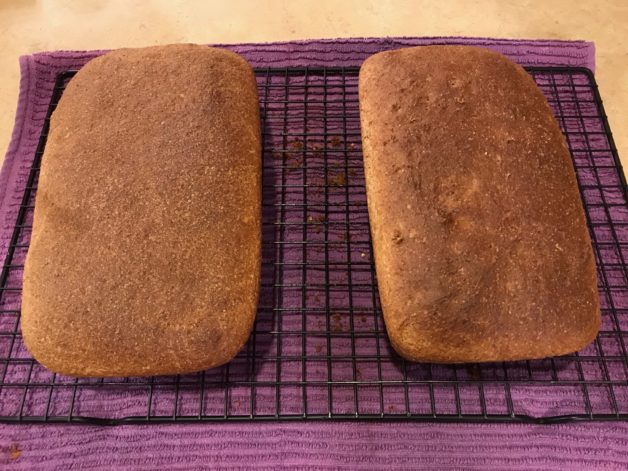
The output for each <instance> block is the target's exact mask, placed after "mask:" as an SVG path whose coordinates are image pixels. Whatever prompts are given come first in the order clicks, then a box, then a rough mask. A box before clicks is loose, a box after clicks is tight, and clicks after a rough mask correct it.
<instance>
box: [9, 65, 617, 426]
mask: <svg viewBox="0 0 628 471" xmlns="http://www.w3.org/2000/svg"><path fill="white" fill-rule="evenodd" d="M528 70H529V73H531V74H532V76H533V77H534V79H535V80H536V82H537V84H538V85H539V87H540V88H541V89H542V90H543V92H544V93H545V95H546V96H547V98H548V101H549V102H550V105H551V106H552V109H553V111H554V113H555V114H556V117H557V118H558V121H559V123H560V125H561V127H562V129H563V131H564V132H565V135H566V137H567V140H568V143H569V148H570V150H571V154H572V157H573V160H574V165H575V167H576V169H577V174H578V181H579V185H580V191H581V196H582V198H583V201H584V203H585V206H586V210H587V219H588V223H589V228H590V232H591V237H592V240H593V245H594V249H595V254H596V259H597V265H598V273H599V292H600V298H601V301H602V312H603V316H602V317H603V325H602V330H601V332H600V335H599V336H598V338H597V339H596V340H595V342H594V343H593V344H591V345H590V346H588V347H587V348H585V349H584V350H582V351H580V352H578V353H576V354H573V355H568V356H563V357H557V358H550V359H547V360H541V361H524V362H511V363H491V364H473V365H431V364H421V363H410V362H406V361H404V360H402V359H401V358H399V357H398V356H397V355H396V354H395V352H394V351H393V350H392V349H391V347H390V344H389V342H388V339H387V337H386V332H385V329H384V324H383V320H382V315H381V309H380V305H379V298H378V295H377V284H376V277H375V272H374V269H373V263H372V259H371V246H370V238H369V225H368V215H367V208H366V199H365V189H364V175H363V168H362V153H361V142H360V126H359V111H358V98H357V75H358V69H357V68H289V69H270V68H269V69H258V70H256V75H257V80H258V87H259V95H260V102H261V111H262V124H263V138H264V139H263V141H264V154H263V159H264V160H263V173H264V190H263V263H262V270H263V273H262V292H261V299H260V305H259V310H258V314H257V319H256V322H255V327H254V330H253V333H252V335H251V339H250V341H249V342H248V344H247V345H246V348H245V349H244V350H243V351H242V352H241V353H240V354H239V355H238V356H237V357H236V358H235V359H234V360H233V361H232V362H231V363H230V364H229V365H227V366H225V367H222V368H218V369H212V370H208V371H205V372H202V373H198V374H193V375H185V376H174V377H153V378H107V379H76V378H69V377H62V376H59V375H55V374H52V373H50V372H48V371H47V370H45V369H44V368H43V367H42V366H41V365H39V364H38V363H37V362H35V361H34V360H33V359H32V358H31V357H30V355H29V354H28V352H27V351H26V349H25V347H24V345H23V343H22V338H21V333H20V328H19V317H20V311H19V305H20V298H21V279H22V267H23V265H22V264H23V261H24V257H25V254H26V251H27V249H28V242H29V238H30V230H31V221H32V212H33V207H34V196H35V192H36V188H37V177H38V172H39V165H40V161H41V158H42V154H43V150H44V147H45V145H46V137H47V131H48V118H49V117H50V114H51V113H52V111H53V110H54V108H55V106H56V104H57V102H58V100H59V98H60V96H61V94H62V93H63V89H64V87H65V84H66V83H67V81H68V80H69V79H70V78H71V76H72V75H73V73H72V72H68V73H64V74H62V75H60V76H59V77H58V80H57V83H56V86H55V89H54V93H53V97H52V101H51V104H50V108H49V111H48V118H47V119H46V121H45V124H44V128H43V131H42V134H41V139H40V143H39V147H38V149H37V152H36V153H35V155H34V156H33V164H32V169H31V171H30V174H29V176H28V181H27V182H26V184H25V186H24V194H23V198H22V202H21V205H20V208H19V214H18V217H17V221H16V223H15V229H14V231H13V236H12V238H11V242H10V246H9V249H8V255H7V258H6V261H5V263H4V265H3V267H2V273H1V275H0V368H1V369H0V420H1V421H5V422H7V421H12V422H23V423H29V422H69V423H75V422H80V423H100V424H113V423H119V422H132V423H147V422H179V421H180V422H185V421H187V422H195V421H210V420H219V421H222V420H226V421H228V420H259V419H266V420H278V419H292V420H302V419H377V420H381V419H410V420H440V421H460V422H462V421H532V422H555V421H564V420H570V419H589V420H617V419H628V355H627V353H626V352H627V350H626V344H627V343H628V274H627V272H626V263H625V258H626V257H627V256H628V254H626V253H625V251H626V248H627V247H628V206H627V204H626V191H625V189H626V182H625V179H624V175H623V171H622V170H621V166H620V162H619V159H618V156H617V151H616V148H615V146H614V143H613V139H612V136H611V133H610V129H609V127H608V123H607V119H606V115H605V113H604V110H603V107H602V102H601V99H600V96H599V93H598V90H597V86H596V84H595V80H594V77H593V75H592V74H591V72H590V71H589V70H587V69H580V68H538V67H537V68H530V69H528ZM182 236H184V234H182Z"/></svg>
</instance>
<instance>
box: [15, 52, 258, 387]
mask: <svg viewBox="0 0 628 471" xmlns="http://www.w3.org/2000/svg"><path fill="white" fill-rule="evenodd" d="M260 161H261V159H260V128H259V109H258V101H257V92H256V86H255V78H254V75H253V72H252V69H251V67H250V66H249V65H248V64H247V62H246V61H245V60H244V59H243V58H241V57H240V56H238V55H236V54H234V53H232V52H229V51H226V50H221V49H213V48H208V47H203V46H194V45H176V46H162V47H151V48H145V49H125V50H119V51H115V52H111V53H109V54H106V55H104V56H101V57H99V58H97V59H94V60H92V61H90V62H89V63H88V64H87V65H86V66H85V67H83V68H82V69H81V70H80V71H79V72H78V74H77V75H76V76H75V77H74V78H73V79H72V80H71V82H70V83H69V85H68V87H67V89H66V91H65V92H64V94H63V97H62V99H61V102H60V103H59V106H58V108H57V109H56V111H55V113H54V115H53V117H52V122H51V129H50V136H49V138H48V143H47V146H46V150H45V154H44V156H43V163H42V168H41V176H40V179H39V188H38V190H37V203H36V209H35V219H34V228H33V235H32V238H31V245H30V249H29V252H28V258H27V261H26V267H25V274H24V293H23V306H22V310H23V312H22V316H23V317H22V330H23V333H24V340H25V342H26V344H27V346H28V348H29V350H30V351H31V352H32V354H33V355H34V357H35V358H36V359H37V360H39V361H40V362H41V363H43V364H44V365H45V366H47V367H49V368H50V369H52V370H54V371H57V372H60V373H66V374H71V375H77V376H112V375H115V376H125V375H146V374H166V373H181V372H188V371H194V370H201V369H204V368H208V367H212V366H216V365H220V364H223V363H225V362H227V361H229V360H230V359H231V358H232V357H233V356H234V355H235V354H236V352H237V351H238V350H239V349H240V348H241V347H242V346H243V344H244V343H245V342H246V340H247V338H248V335H249V332H250V328H251V326H252V322H253V318H254V314H255V309H256V303H257V297H258V293H259V271H260V237H261V235H260V234H261V228H260V217H261V201H260V200H261V187H260V185H261V181H260V171H261V168H260Z"/></svg>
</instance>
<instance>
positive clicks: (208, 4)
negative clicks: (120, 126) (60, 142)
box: [0, 0, 628, 166]
mask: <svg viewBox="0 0 628 471" xmlns="http://www.w3.org/2000/svg"><path fill="white" fill-rule="evenodd" d="M626 25H628V1H625V0H616V1H610V0H607V1H591V0H587V1H579V0H576V1H572V0H552V1H549V2H548V1H547V0H527V1H516V2H515V1H503V0H436V1H401V0H397V1H393V0H346V1H333V0H293V1H289V0H285V1H279V0H277V1H271V0H265V1H247V0H230V1H220V0H206V1H188V2H182V1H176V0H152V1H144V0H0V44H1V45H2V46H0V109H1V110H2V113H0V159H1V158H3V156H4V151H5V150H6V148H7V146H8V143H9V138H10V136H11V130H12V128H13V120H14V113H15V108H16V103H17V95H18V84H19V67H18V57H19V56H20V55H23V54H28V53H32V52H36V51H42V50H55V49H109V48H117V47H123V46H145V45H151V44H167V43H175V42H194V43H216V42H222V43H225V42H226V43H237V42H254V41H260V42H263V41H280V40H291V39H308V38H335V37H352V36H450V35H451V36H460V35H462V36H492V37H501V38H528V39H533V38H543V39H586V40H591V41H595V43H596V47H597V72H596V78H597V81H598V84H599V86H600V91H601V95H602V99H603V100H604V103H605V107H606V111H607V114H608V116H609V120H610V124H611V128H612V130H613V134H614V136H615V140H616V143H617V147H618V148H619V155H620V157H621V158H622V161H623V162H624V166H628V26H626Z"/></svg>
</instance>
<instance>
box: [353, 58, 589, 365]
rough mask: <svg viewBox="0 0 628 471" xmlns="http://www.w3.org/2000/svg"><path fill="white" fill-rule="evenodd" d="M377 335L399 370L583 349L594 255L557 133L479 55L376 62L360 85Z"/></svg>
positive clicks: (529, 86) (522, 78) (511, 72)
mask: <svg viewBox="0 0 628 471" xmlns="http://www.w3.org/2000/svg"><path fill="white" fill-rule="evenodd" d="M359 96H360V113H361V122H362V133H363V136H362V138H363V147H364V165H365V173H366V184H367V198H368V206H369V215H370V223H371V233H372V238H373V246H374V251H375V263H376V269H377V277H378V283H379V291H380V296H381V302H382V308H383V313H384V319H385V323H386V328H387V331H388V334H389V337H390V339H391V342H392V344H393V346H394V348H395V349H396V350H397V351H398V352H399V354H400V355H402V356H403V357H405V358H408V359H410V360H415V361H430V362H482V361H498V360H518V359H533V358H542V357H547V356H554V355H560V354H566V353H570V352H573V351H575V350H578V349H579V348H581V347H583V346H584V345H586V344H588V343H589V342H591V341H592V340H593V339H594V338H595V336H596V334H597V332H598V329H599V325H600V308H599V299H598V293H597V284H596V282H597V277H596V268H595V261H594V257H593V252H592V247H591V242H590V240H589V235H588V232H587V227H586V223H585V215H584V211H583V207H582V203H581V200H580V196H579V192H578V188H577V183H576V177H575V173H574V169H573V166H572V162H571V158H570V156H569V151H568V149H567V146H566V143H565V141H564V138H563V136H562V134H561V131H560V128H559V126H558V124H557V123H556V121H555V119H554V118H553V116H552V113H551V110H550V108H549V106H548V104H547V102H546V100H545V98H544V96H543V94H542V92H541V91H540V90H539V89H538V87H537V86H536V84H535V83H534V81H533V79H532V78H531V77H530V76H529V75H528V74H527V73H526V72H525V70H523V69H522V68H521V67H519V66H518V65H516V64H514V63H513V62H511V61H510V60H508V59H507V58H505V57H504V56H502V55H500V54H498V53H495V52H492V51H489V50H485V49H480V48H475V47H461V46H433V47H417V48H409V49H401V50H396V51H390V52H383V53H380V54H376V55H374V56H372V57H370V58H369V59H367V61H366V62H365V63H364V65H363V66H362V69H361V71H360V78H359Z"/></svg>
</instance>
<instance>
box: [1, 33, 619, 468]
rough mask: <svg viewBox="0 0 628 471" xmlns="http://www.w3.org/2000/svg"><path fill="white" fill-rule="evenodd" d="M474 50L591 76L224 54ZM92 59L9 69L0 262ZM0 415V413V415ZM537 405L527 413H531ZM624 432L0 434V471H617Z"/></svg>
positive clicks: (591, 427) (542, 53) (82, 429)
mask: <svg viewBox="0 0 628 471" xmlns="http://www.w3.org/2000/svg"><path fill="white" fill-rule="evenodd" d="M434 43H438V44H476V45H481V46H486V47H490V48H493V49H495V50H498V51H500V52H502V53H504V54H506V55H508V56H509V57H511V58H512V59H514V60H515V61H517V62H519V63H521V64H523V65H573V66H585V67H589V68H591V69H593V67H594V48H593V45H592V44H591V43H587V42H567V41H509V40H494V39H461V38H424V39H414V38H388V39H354V40H325V41H306V42H293V43H280V44H278V43H274V44H242V45H237V46H229V47H230V48H232V49H233V50H235V51H237V52H239V53H241V54H243V55H244V56H245V57H246V58H247V59H249V60H250V61H251V62H252V63H253V65H255V66H278V67H279V66H286V65H291V66H296V65H328V66H329V65H333V66H339V65H340V66H350V65H359V64H360V63H361V62H362V60H363V59H364V58H365V57H367V56H369V55H370V54H372V53H374V52H377V51H380V50H385V49H393V48H398V47H403V46H409V45H418V44H434ZM97 54H99V52H55V53H42V54H35V55H33V56H28V57H23V58H22V59H21V67H22V80H21V90H20V100H19V104H18V112H17V116H16V125H15V129H14V134H13V139H12V142H11V145H10V147H9V151H8V153H7V157H6V159H5V162H4V166H3V168H2V172H1V174H0V221H3V222H2V227H1V229H0V254H1V255H0V257H2V258H3V259H4V257H5V254H6V248H7V245H8V240H9V237H10V234H11V231H12V228H13V225H14V224H15V218H16V212H17V208H18V206H19V204H20V198H21V194H22V191H23V186H24V184H25V181H26V177H27V174H28V167H29V164H30V161H31V159H32V156H33V154H34V152H35V148H36V146H37V141H38V138H39V134H40V131H41V126H42V123H43V118H44V116H45V112H46V109H47V106H48V102H49V99H50V95H51V92H52V86H53V84H54V79H55V76H56V74H57V73H58V72H60V71H63V70H67V69H74V68H79V67H80V66H82V65H83V64H84V63H85V62H86V61H87V60H89V59H90V58H92V57H94V56H95V55H97ZM0 407H1V405H0ZM537 407H540V408H541V409H542V408H543V407H544V406H543V404H540V405H538V404H530V409H531V410H533V411H536V410H537V409H536V408H537ZM626 432H628V425H627V424H625V423H612V424H611V423H609V424H603V423H591V424H569V425H554V426H528V425H453V424H452V425H444V424H417V423H373V422H369V423H366V422H360V423H315V422H310V423H298V424H295V423H263V424H261V423H255V424H253V423H238V424H195V425H169V426H120V427H115V428H99V427H86V426H58V425H55V426H35V425H32V426H31V425H29V426H8V425H2V426H0V447H1V449H0V466H7V465H8V466H10V467H13V468H15V469H32V468H33V467H35V466H37V467H50V468H61V469H65V468H69V467H71V466H76V467H80V468H83V467H88V466H100V467H109V466H115V467H122V466H128V467H134V468H135V467H140V468H151V469H152V468H154V467H156V466H158V465H161V466H165V467H168V468H174V467H180V468H185V469H188V468H189V467H192V466H198V467H200V466H212V465H213V466H215V467H219V466H220V467H227V466H231V467H242V468H246V469H248V468H251V467H253V466H258V467H271V468H272V467H278V466H286V467H308V466H309V467H317V468H318V467H329V468H334V467H338V466H349V467H355V468H359V467H373V468H380V467H384V466H386V467H400V468H401V467H406V468H416V467H419V466H424V467H435V468H442V467H458V468H465V469H468V468H471V467H474V466H476V467H478V468H479V467H482V468H490V467H493V468H496V469H503V468H515V469H516V468H521V469H530V468H545V469H548V468H549V469H554V468H555V469H575V468H578V467H581V468H587V469H592V468H595V469H602V468H605V469H620V468H625V467H628V457H627V456H626V453H625V452H626V451H628V446H627V445H628V439H627V438H626V437H627V436H628V435H627V434H626Z"/></svg>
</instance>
